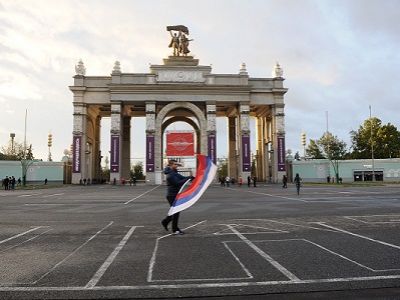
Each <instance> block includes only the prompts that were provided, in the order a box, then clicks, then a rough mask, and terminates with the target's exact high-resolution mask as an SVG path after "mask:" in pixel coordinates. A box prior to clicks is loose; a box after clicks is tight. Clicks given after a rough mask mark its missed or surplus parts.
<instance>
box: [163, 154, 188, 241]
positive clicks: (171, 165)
mask: <svg viewBox="0 0 400 300" xmlns="http://www.w3.org/2000/svg"><path fill="white" fill-rule="evenodd" d="M178 166H181V164H180V163H178V162H177V161H176V160H174V159H171V160H169V161H168V166H167V167H166V168H165V169H164V174H166V175H167V200H168V203H169V205H170V206H172V204H173V203H174V201H175V197H176V195H177V194H178V193H179V190H180V189H181V187H182V185H183V184H184V183H185V182H186V181H187V180H189V179H190V180H193V179H194V177H193V176H187V177H185V176H182V175H181V174H179V173H178ZM171 221H172V233H173V234H174V235H181V234H184V232H183V231H182V230H180V229H179V227H178V221H179V212H178V213H176V214H173V215H172V216H166V217H165V218H164V219H163V220H162V221H161V225H162V226H163V227H164V229H165V230H166V231H168V224H169V223H170V222H171Z"/></svg>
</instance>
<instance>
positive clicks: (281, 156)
mask: <svg viewBox="0 0 400 300" xmlns="http://www.w3.org/2000/svg"><path fill="white" fill-rule="evenodd" d="M278 171H286V163H285V137H283V136H278Z"/></svg>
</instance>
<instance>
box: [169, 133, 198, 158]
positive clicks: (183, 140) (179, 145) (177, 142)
mask: <svg viewBox="0 0 400 300" xmlns="http://www.w3.org/2000/svg"><path fill="white" fill-rule="evenodd" d="M166 152H167V156H179V157H182V156H194V133H193V132H167V151H166Z"/></svg>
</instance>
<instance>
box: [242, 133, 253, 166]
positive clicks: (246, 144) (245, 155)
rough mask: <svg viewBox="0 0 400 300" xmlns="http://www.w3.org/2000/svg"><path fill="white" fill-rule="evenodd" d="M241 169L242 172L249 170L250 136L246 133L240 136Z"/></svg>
mask: <svg viewBox="0 0 400 300" xmlns="http://www.w3.org/2000/svg"><path fill="white" fill-rule="evenodd" d="M242 169H243V172H250V171H251V164H250V137H249V136H247V135H243V136H242Z"/></svg>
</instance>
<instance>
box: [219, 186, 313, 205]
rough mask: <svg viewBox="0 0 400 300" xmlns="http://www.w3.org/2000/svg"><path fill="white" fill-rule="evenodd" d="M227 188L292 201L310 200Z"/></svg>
mask: <svg viewBox="0 0 400 300" xmlns="http://www.w3.org/2000/svg"><path fill="white" fill-rule="evenodd" d="M226 189H228V190H232V191H235V192H237V191H241V192H244V193H252V194H258V195H265V196H270V197H275V198H282V199H287V200H292V201H299V202H308V201H307V200H302V199H300V198H291V197H285V196H279V195H273V194H268V193H261V192H253V191H246V190H239V189H233V188H226Z"/></svg>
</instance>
